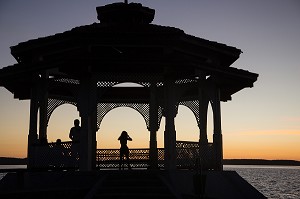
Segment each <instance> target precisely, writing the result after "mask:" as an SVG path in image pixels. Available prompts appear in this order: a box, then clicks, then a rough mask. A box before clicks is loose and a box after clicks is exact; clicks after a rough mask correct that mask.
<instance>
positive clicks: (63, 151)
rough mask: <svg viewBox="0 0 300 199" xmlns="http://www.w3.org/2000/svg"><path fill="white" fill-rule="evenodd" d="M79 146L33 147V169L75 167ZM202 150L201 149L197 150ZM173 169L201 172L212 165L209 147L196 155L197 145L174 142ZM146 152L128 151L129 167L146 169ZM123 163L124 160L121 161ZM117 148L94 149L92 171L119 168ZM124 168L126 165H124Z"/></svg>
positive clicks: (161, 162) (160, 154)
mask: <svg viewBox="0 0 300 199" xmlns="http://www.w3.org/2000/svg"><path fill="white" fill-rule="evenodd" d="M78 145H79V143H72V142H61V143H46V144H36V145H34V149H35V161H34V168H44V169H68V168H75V169H76V168H78V161H79V156H78V154H77V153H76V148H77V147H76V146H78ZM201 149H202V148H201ZM157 153H158V155H157V158H158V160H157V164H158V165H157V166H158V168H161V169H163V168H164V148H158V149H157ZM176 153H177V156H176V167H177V169H197V167H198V166H199V165H198V164H199V163H200V165H201V164H202V165H201V166H202V167H203V168H205V169H212V168H213V166H214V151H213V144H212V143H209V144H208V145H207V146H206V147H205V148H203V152H202V153H201V152H200V147H199V143H198V142H189V141H177V142H176ZM149 161H150V159H149V149H148V148H144V149H129V163H130V166H131V168H148V167H149V165H150V162H149ZM125 162H126V161H125ZM119 163H120V150H119V149H97V150H96V168H97V169H113V168H119ZM124 166H125V167H127V164H124Z"/></svg>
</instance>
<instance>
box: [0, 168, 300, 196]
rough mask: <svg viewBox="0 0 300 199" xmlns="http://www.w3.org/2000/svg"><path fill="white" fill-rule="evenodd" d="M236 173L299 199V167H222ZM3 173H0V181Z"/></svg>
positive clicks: (265, 191) (275, 193)
mask: <svg viewBox="0 0 300 199" xmlns="http://www.w3.org/2000/svg"><path fill="white" fill-rule="evenodd" d="M12 168H14V169H18V168H26V165H0V169H12ZM224 170H231V171H236V172H237V173H238V174H239V175H240V176H242V177H243V178H244V179H245V180H247V181H248V182H249V183H250V184H251V185H252V186H253V187H255V188H256V189H257V190H258V191H260V192H261V193H262V194H264V196H266V197H267V198H269V199H300V166H264V165H263V166H262V165H224ZM4 176H5V173H0V180H1V179H2V178H3V177H4Z"/></svg>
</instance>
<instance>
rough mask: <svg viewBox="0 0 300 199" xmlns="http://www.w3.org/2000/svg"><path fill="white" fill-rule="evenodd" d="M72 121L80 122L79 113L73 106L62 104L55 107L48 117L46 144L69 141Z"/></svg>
mask: <svg viewBox="0 0 300 199" xmlns="http://www.w3.org/2000/svg"><path fill="white" fill-rule="evenodd" d="M74 119H79V120H80V117H79V112H78V111H77V108H76V107H75V106H74V105H71V104H63V105H61V106H59V107H57V108H56V109H55V110H54V111H53V113H52V115H51V116H50V120H49V123H48V128H47V137H48V142H55V141H56V140H57V139H61V141H71V140H70V138H69V132H70V129H71V127H72V126H73V122H74Z"/></svg>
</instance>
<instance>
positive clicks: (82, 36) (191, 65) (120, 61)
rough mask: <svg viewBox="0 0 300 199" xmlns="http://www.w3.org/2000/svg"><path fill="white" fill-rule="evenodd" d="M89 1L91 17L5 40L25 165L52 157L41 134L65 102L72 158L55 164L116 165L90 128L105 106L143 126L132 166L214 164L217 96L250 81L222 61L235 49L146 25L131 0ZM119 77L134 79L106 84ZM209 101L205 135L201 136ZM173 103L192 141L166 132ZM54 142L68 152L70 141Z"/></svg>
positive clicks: (6, 72)
mask: <svg viewBox="0 0 300 199" xmlns="http://www.w3.org/2000/svg"><path fill="white" fill-rule="evenodd" d="M96 10H97V14H98V16H97V18H98V19H99V20H100V23H94V24H90V25H84V26H80V27H75V28H73V29H71V30H69V31H66V32H63V33H58V34H55V35H52V36H47V37H44V38H38V39H33V40H29V41H26V42H22V43H19V44H18V45H16V46H13V47H11V54H12V55H13V56H14V58H15V59H16V60H17V63H16V64H14V65H11V66H7V67H4V68H2V69H1V70H0V85H1V86H4V87H5V88H6V89H7V90H9V91H10V92H11V93H13V94H14V97H15V98H17V99H19V100H30V126H29V134H28V168H30V169H35V168H41V167H48V166H50V165H52V164H53V163H51V162H47V161H49V159H51V158H50V157H52V155H53V154H52V153H51V152H49V150H50V149H51V150H52V149H54V148H55V146H56V145H57V144H56V143H48V144H47V143H46V144H45V143H43V142H42V140H47V125H48V122H49V118H50V117H51V113H52V112H53V111H54V110H55V108H57V107H59V106H60V105H62V104H66V103H69V104H73V105H74V106H76V107H77V110H78V111H79V115H80V118H81V137H80V142H79V143H77V144H79V145H80V153H79V158H77V159H76V161H75V163H74V162H73V163H70V164H67V163H65V162H64V161H63V160H62V162H60V163H59V165H60V167H78V168H79V170H82V171H91V170H95V169H96V168H100V167H105V168H110V167H116V165H117V163H116V161H117V158H118V155H117V154H118V150H116V151H107V150H101V149H96V132H97V130H98V129H99V128H101V121H102V119H103V118H104V116H105V115H106V113H108V112H109V111H110V110H112V109H114V108H116V107H131V108H133V109H135V110H136V111H138V112H139V113H140V114H141V115H142V116H143V118H144V120H145V122H146V125H147V128H148V130H149V138H145V139H149V143H150V144H149V150H144V151H139V150H136V151H137V152H134V151H132V156H133V161H136V163H134V162H132V164H136V165H135V166H136V167H147V168H152V169H156V168H162V169H165V170H169V171H173V170H176V169H180V168H196V167H197V166H199V165H200V166H202V167H203V168H205V169H213V170H222V169H223V163H222V160H223V150H222V130H221V107H220V103H221V102H226V101H228V100H231V96H232V95H233V94H234V93H236V92H238V91H240V90H242V89H244V88H247V87H252V86H253V84H254V82H255V81H256V80H257V77H258V74H255V73H252V72H249V71H245V70H241V69H237V68H234V67H231V65H232V63H234V62H235V61H236V60H237V59H238V58H239V56H240V54H241V50H239V49H237V48H235V47H231V46H227V45H224V44H221V43H217V42H213V41H208V40H205V39H202V38H198V37H195V36H192V35H188V34H186V33H185V32H184V31H182V30H180V29H178V28H174V27H168V26H160V25H155V24H152V23H151V22H152V20H153V18H154V14H155V11H154V10H153V9H150V8H148V7H144V6H142V5H141V4H138V3H129V4H128V3H126V2H125V3H113V4H109V5H105V6H101V7H97V9H96ZM124 82H132V83H137V84H139V85H141V87H130V86H128V87H114V85H116V84H120V83H124ZM209 104H211V107H212V112H213V126H214V130H213V143H209V142H208V139H207V114H208V113H207V112H208V106H209ZM179 105H184V106H186V107H188V108H189V109H190V110H191V111H192V112H193V114H194V116H195V118H196V121H197V123H198V127H199V142H180V141H176V128H175V122H174V118H175V117H176V114H177V110H178V106H179ZM38 113H39V114H38ZM162 117H165V129H164V148H163V149H159V148H157V141H156V133H157V131H158V129H159V126H160V121H161V119H162ZM38 122H39V124H38ZM38 127H39V129H38ZM61 144H62V146H63V148H64V150H69V151H68V152H66V153H65V155H66V154H67V156H70V150H71V145H72V144H74V143H70V142H63V143H61ZM99 165H102V166H99ZM103 165H104V166H103ZM133 167H134V166H133Z"/></svg>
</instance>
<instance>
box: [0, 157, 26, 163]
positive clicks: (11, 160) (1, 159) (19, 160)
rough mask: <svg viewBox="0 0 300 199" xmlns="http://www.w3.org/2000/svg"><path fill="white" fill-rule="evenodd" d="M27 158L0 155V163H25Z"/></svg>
mask: <svg viewBox="0 0 300 199" xmlns="http://www.w3.org/2000/svg"><path fill="white" fill-rule="evenodd" d="M26 164H27V158H7V157H0V165H26Z"/></svg>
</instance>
